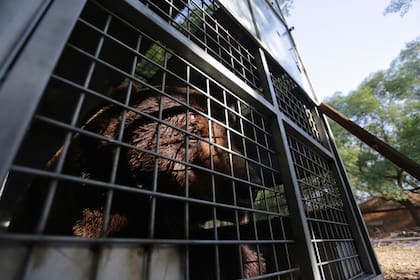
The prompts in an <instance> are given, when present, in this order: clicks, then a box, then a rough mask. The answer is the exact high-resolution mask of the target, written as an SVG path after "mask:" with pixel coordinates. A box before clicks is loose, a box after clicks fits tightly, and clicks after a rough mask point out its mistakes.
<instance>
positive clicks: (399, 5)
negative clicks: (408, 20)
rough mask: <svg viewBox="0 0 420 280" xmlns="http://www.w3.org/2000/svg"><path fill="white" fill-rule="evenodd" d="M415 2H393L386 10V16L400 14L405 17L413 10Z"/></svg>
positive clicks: (406, 0)
mask: <svg viewBox="0 0 420 280" xmlns="http://www.w3.org/2000/svg"><path fill="white" fill-rule="evenodd" d="M414 1H415V0H391V2H390V3H389V5H388V6H387V7H386V8H385V10H384V14H385V15H387V14H393V13H398V12H399V13H400V16H404V15H405V14H406V13H407V12H408V11H409V10H410V8H411V6H412V5H413V3H414Z"/></svg>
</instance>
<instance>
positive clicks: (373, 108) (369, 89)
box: [327, 37, 420, 203]
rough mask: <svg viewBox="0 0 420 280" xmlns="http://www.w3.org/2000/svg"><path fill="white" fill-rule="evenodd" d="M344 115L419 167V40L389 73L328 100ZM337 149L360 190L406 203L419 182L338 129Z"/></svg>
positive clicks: (411, 43)
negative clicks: (408, 193) (410, 190)
mask: <svg viewBox="0 0 420 280" xmlns="http://www.w3.org/2000/svg"><path fill="white" fill-rule="evenodd" d="M327 102H329V103H331V104H332V105H333V106H334V107H336V108H337V109H338V110H339V111H341V112H343V113H344V114H345V115H347V116H348V117H350V119H351V120H352V121H354V122H356V123H357V124H358V125H360V126H362V127H364V128H365V129H367V130H368V131H369V132H371V133H372V134H374V135H376V136H377V137H379V138H381V139H382V140H384V141H385V142H387V143H388V144H390V145H391V146H393V147H395V148H396V149H397V150H399V151H400V152H402V153H403V154H405V155H407V156H408V157H409V158H411V159H412V160H414V161H416V162H420V141H419V139H420V37H419V38H417V39H416V40H414V41H412V42H409V43H408V44H407V45H406V48H405V49H403V50H402V51H401V52H400V54H399V56H398V57H397V58H396V59H395V60H393V61H392V63H391V65H390V67H389V68H388V69H387V70H383V71H378V72H376V73H373V74H371V75H370V76H369V77H368V78H367V79H365V80H364V81H363V82H362V83H361V85H360V86H359V87H358V89H357V90H356V91H353V92H351V93H350V94H348V95H343V94H342V93H336V94H335V95H334V96H332V97H331V98H329V99H328V100H327ZM331 127H332V129H333V133H334V135H335V137H336V142H337V146H338V148H339V151H340V154H341V156H342V158H343V161H344V164H345V167H346V170H347V172H348V175H349V178H350V180H351V183H352V185H353V187H354V188H355V189H356V190H359V191H364V192H368V193H369V194H370V195H383V196H385V197H387V198H391V199H394V200H397V201H400V202H403V203H406V202H407V201H408V200H407V192H406V190H409V189H413V188H416V187H420V183H419V181H418V180H416V179H415V178H413V177H412V176H410V175H408V174H407V173H406V172H404V171H403V170H401V169H400V168H398V167H397V166H395V165H393V164H392V163H391V162H389V161H388V160H386V159H384V158H383V157H382V156H380V155H379V154H378V153H376V152H375V151H374V150H372V149H370V148H369V147H368V146H367V145H365V144H363V143H362V142H360V141H359V140H358V139H356V138H355V137H354V136H351V135H349V134H348V133H347V132H345V131H344V130H343V129H342V128H341V127H339V126H338V125H336V124H335V123H331Z"/></svg>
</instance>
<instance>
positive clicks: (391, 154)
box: [318, 103, 420, 180]
mask: <svg viewBox="0 0 420 280" xmlns="http://www.w3.org/2000/svg"><path fill="white" fill-rule="evenodd" d="M318 108H319V111H320V112H322V113H324V114H325V115H326V116H328V117H329V118H330V119H332V120H333V121H335V122H336V123H338V124H339V125H341V126H342V127H343V128H344V129H346V130H347V131H348V132H350V133H351V134H353V135H354V136H356V137H357V138H359V139H360V140H361V141H362V142H364V143H366V144H367V145H368V146H369V147H371V148H372V149H374V150H375V151H377V152H378V153H380V154H381V155H382V156H383V157H385V158H386V159H388V160H390V161H391V162H393V163H394V164H395V165H397V166H398V167H400V168H401V169H403V170H404V171H406V172H407V173H408V174H410V175H411V176H413V177H414V178H417V180H420V165H419V164H418V163H416V162H415V161H413V160H411V159H409V158H408V157H406V156H405V155H403V154H402V153H400V152H399V151H397V150H396V149H394V148H393V147H391V146H390V145H388V144H387V143H385V142H384V141H382V140H381V139H379V138H378V137H376V136H374V135H372V134H371V133H370V132H368V131H367V130H365V129H364V128H362V127H360V126H359V125H357V124H355V123H354V122H352V121H351V120H350V119H349V118H348V117H347V116H345V115H343V114H342V113H340V112H338V111H337V110H336V109H335V108H334V107H332V106H331V105H330V104H327V103H321V104H320V105H319V106H318Z"/></svg>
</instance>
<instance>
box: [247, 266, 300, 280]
mask: <svg viewBox="0 0 420 280" xmlns="http://www.w3.org/2000/svg"><path fill="white" fill-rule="evenodd" d="M298 271H300V268H299V267H296V268H291V269H287V270H281V271H276V272H273V273H267V274H262V275H259V276H255V277H249V278H246V279H251V280H257V279H267V278H270V279H271V278H272V277H276V276H281V275H286V274H289V273H293V272H298Z"/></svg>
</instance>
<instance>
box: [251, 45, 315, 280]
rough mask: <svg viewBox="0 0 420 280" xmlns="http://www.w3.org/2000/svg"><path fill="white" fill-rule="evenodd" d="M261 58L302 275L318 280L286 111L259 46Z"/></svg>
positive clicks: (276, 146)
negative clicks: (281, 106)
mask: <svg viewBox="0 0 420 280" xmlns="http://www.w3.org/2000/svg"><path fill="white" fill-rule="evenodd" d="M259 53H260V56H259V57H260V59H261V66H262V69H261V70H262V72H263V73H264V74H265V75H264V77H265V79H263V85H264V84H265V86H266V87H267V88H268V90H269V91H268V92H270V94H271V100H272V101H273V105H274V110H275V111H276V117H277V118H275V120H274V121H273V123H272V131H273V137H274V139H278V141H276V142H275V148H276V150H277V153H278V157H279V167H280V170H282V171H284V172H282V175H283V179H284V185H285V191H286V196H287V198H288V199H287V203H288V207H289V210H290V220H291V225H292V230H293V233H294V236H295V240H296V245H297V247H298V250H299V252H301V253H302V257H301V258H299V260H298V261H299V263H300V266H301V271H302V275H304V276H305V278H306V279H314V280H319V279H321V278H320V275H319V272H318V271H317V270H318V269H317V264H316V257H315V252H314V249H313V247H312V244H311V241H310V240H311V237H310V233H309V226H308V223H307V221H306V217H305V211H304V207H303V204H302V196H301V193H300V190H299V184H298V180H297V177H296V170H295V168H294V165H293V158H292V154H291V152H290V150H289V148H288V142H287V135H286V128H285V126H284V123H283V118H284V115H283V113H282V112H280V110H279V104H278V102H277V98H276V95H275V90H274V86H273V84H272V81H271V79H270V71H269V67H268V63H267V60H266V58H265V54H264V52H263V51H262V50H261V49H260V50H259Z"/></svg>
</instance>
